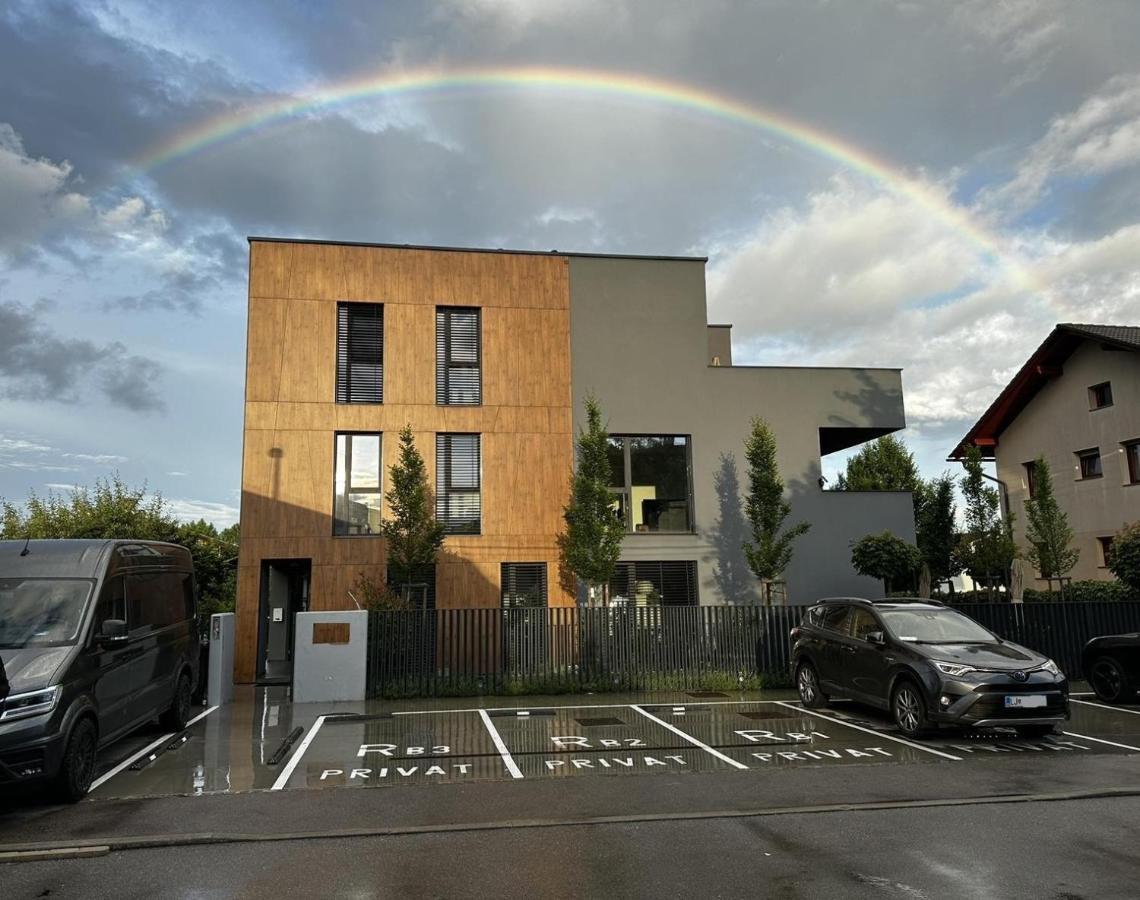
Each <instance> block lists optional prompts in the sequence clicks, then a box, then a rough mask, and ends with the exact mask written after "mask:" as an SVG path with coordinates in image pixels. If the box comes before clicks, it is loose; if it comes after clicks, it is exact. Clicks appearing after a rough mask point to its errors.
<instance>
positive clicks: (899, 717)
mask: <svg viewBox="0 0 1140 900" xmlns="http://www.w3.org/2000/svg"><path fill="white" fill-rule="evenodd" d="M891 715H892V716H893V717H894V720H895V725H896V726H897V727H898V730H899V731H901V732H902V733H903V734H905V735H906V736H907V737H920V736H921V735H922V734H924V733H925V732H926V731H928V730H929V729H930V723H929V721H928V720H927V718H926V701H925V700H923V699H922V691H921V690H920V689H919V687H918V686H917V685H916V684H915V683H914V682H913V681H911V680H909V679H904V680H902V681H900V682H899V683H898V684H897V685H896V686H895V690H894V693H893V694H891Z"/></svg>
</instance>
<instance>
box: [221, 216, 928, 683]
mask: <svg viewBox="0 0 1140 900" xmlns="http://www.w3.org/2000/svg"><path fill="white" fill-rule="evenodd" d="M705 263H706V260H705V259H703V258H675V257H631V256H602V255H596V254H574V253H558V252H552V253H534V252H506V251H497V250H468V249H449V248H431V247H408V246H394V245H377V244H338V243H329V242H317V241H290V240H276V239H268V238H251V239H250V275H249V279H250V281H249V333H248V350H247V371H246V396H245V430H244V439H245V443H244V456H243V468H242V511H241V521H242V542H241V543H242V546H241V557H240V560H239V578H238V601H237V653H236V657H237V662H236V668H237V677H238V680H239V681H252V680H254V679H264V678H273V677H274V676H275V675H287V672H288V659H289V650H290V647H291V643H292V636H291V632H290V628H291V624H290V623H291V622H292V620H293V616H292V613H294V612H296V611H298V610H299V609H304V608H313V609H341V608H352V607H353V605H354V596H355V595H354V594H353V583H354V582H355V581H356V579H357V578H358V577H359V575H360V574H361V573H364V574H365V575H367V576H368V577H370V578H374V579H378V580H383V579H384V577H385V548H384V541H383V539H382V538H380V537H379V536H378V531H379V523H380V521H381V519H382V517H383V516H384V514H385V510H384V506H385V504H384V500H383V494H384V492H385V491H386V490H387V489H388V484H387V478H388V470H389V467H390V466H391V465H392V464H393V463H394V462H395V459H396V452H397V444H398V442H397V432H398V431H399V430H400V429H401V428H402V427H403V426H404V425H405V424H408V425H410V426H411V428H412V430H413V432H414V434H415V437H416V443H417V446H418V447H419V449H420V451H421V452H422V454H423V456H424V458H425V460H426V462H427V467H428V470H429V477H430V478H431V480H432V482H433V484H434V486H435V490H436V495H437V496H436V506H437V515H438V517H439V518H440V519H441V520H442V521H443V522H444V523H445V525H446V526H447V531H448V537H447V539H446V542H445V547H444V552H443V554H442V556H441V558H440V560H439V564H438V566H437V567H436V569H435V571H434V573H424V575H423V578H422V589H421V590H420V591H419V592H418V593H417V595H416V599H417V601H418V602H422V603H425V604H429V605H435V606H437V607H440V608H443V607H498V606H500V605H512V604H517V603H540V604H542V603H545V604H549V605H572V604H574V603H575V602H576V597H575V596H574V594H573V591H569V592H568V591H567V590H566V589H565V588H564V587H563V586H562V584H561V579H560V578H559V565H558V560H559V554H558V543H557V541H558V535H559V533H560V532H561V531H562V526H563V521H562V509H563V506H564V504H565V502H566V500H567V497H568V491H569V484H570V478H571V473H572V469H573V462H574V437H575V433H576V430H577V428H578V427H579V426H580V425H581V424H582V422H581V419H582V416H583V407H584V401H585V397H586V395H587V394H588V393H593V394H594V395H595V396H596V397H597V398H598V400H599V401H600V403H601V405H602V408H603V410H604V411H605V415H606V417H607V419H608V428H609V431H610V433H611V435H612V442H611V443H612V459H613V470H614V479H613V484H612V490H613V493H614V507H615V512H616V513H617V514H618V515H620V516H621V517H622V519H623V521H624V522H625V524H626V528H627V530H628V537H627V538H626V541H625V546H624V549H623V554H622V562H621V564H620V565H619V567H618V574H617V576H616V577H615V579H614V582H613V584H612V585H611V596H612V597H614V598H615V602H618V603H621V602H627V603H653V602H660V603H667V604H698V603H701V604H718V603H748V602H754V601H755V600H756V599H757V598H758V593H759V592H758V587H757V584H756V580H755V579H754V578H753V577H752V576H751V574H750V573H749V572H748V569H747V566H746V564H745V562H744V558H743V553H742V550H741V544H742V542H743V541H744V540H745V539H746V537H747V531H746V524H745V519H744V514H743V502H742V495H743V493H744V490H745V488H746V470H745V465H744V459H743V448H744V441H745V438H746V437H747V435H748V432H749V423H750V420H751V418H752V417H753V416H755V415H761V416H763V417H764V418H766V419H767V420H768V421H769V423H770V424H771V425H772V427H773V429H774V431H775V433H776V436H777V441H778V444H779V463H780V467H781V471H782V474H783V476H784V478H785V481H786V482H787V489H788V496H789V498H790V501H791V504H792V510H793V511H792V516H793V519H792V520H791V521H797V520H801V519H806V520H807V521H809V522H810V523H811V525H812V528H811V530H810V532H809V533H808V534H807V535H806V536H805V537H803V538H801V539H800V541H799V542H798V544H797V550H796V555H795V559H794V561H793V563H792V566H791V568H790V570H789V572H788V573H787V586H788V593H789V597H790V599H791V601H792V602H807V601H810V600H812V599H814V598H815V597H818V596H820V595H825V594H850V593H864V592H872V593H873V592H875V591H877V590H878V583H877V582H875V581H873V580H871V579H864V578H861V577H860V576H858V575H856V574H855V573H854V572H853V570H852V569H851V566H850V544H851V542H852V541H854V540H856V539H858V538H860V537H862V536H863V535H865V534H868V533H871V532H879V531H883V530H886V529H889V530H891V531H893V532H894V533H896V534H899V535H900V536H903V537H906V538H908V539H912V540H913V536H914V525H913V516H912V513H911V500H910V495H909V494H906V493H867V494H859V493H850V492H842V491H823V490H822V489H821V484H822V479H821V465H820V457H821V454H828V453H832V452H836V451H839V450H842V449H845V448H848V447H852V446H854V445H856V444H859V443H862V442H863V441H866V440H869V439H871V438H874V437H877V436H880V435H884V434H889V433H891V432H893V431H897V430H898V429H900V428H902V427H903V426H904V424H905V423H904V415H903V398H902V387H901V377H900V373H899V371H898V370H897V369H846V368H834V369H829V368H806V367H804V368H799V367H752V366H733V365H732V343H731V332H730V328H729V326H727V325H711V326H710V325H707V324H706V313H705V276H704V269H705Z"/></svg>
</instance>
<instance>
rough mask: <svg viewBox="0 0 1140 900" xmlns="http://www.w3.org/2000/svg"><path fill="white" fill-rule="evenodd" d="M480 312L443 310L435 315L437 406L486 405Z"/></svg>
mask: <svg viewBox="0 0 1140 900" xmlns="http://www.w3.org/2000/svg"><path fill="white" fill-rule="evenodd" d="M481 339H482V338H481V329H480V315H479V310H478V309H472V308H468V307H458V306H440V307H437V308H436V311H435V402H436V403H438V404H441V405H446V406H478V405H479V404H480V403H482V402H483V379H482V371H481V363H482V346H481Z"/></svg>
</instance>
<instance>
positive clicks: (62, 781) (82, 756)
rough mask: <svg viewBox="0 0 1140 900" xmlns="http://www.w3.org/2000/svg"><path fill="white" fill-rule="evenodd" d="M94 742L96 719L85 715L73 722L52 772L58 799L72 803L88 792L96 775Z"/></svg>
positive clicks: (95, 740) (95, 745) (96, 742)
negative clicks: (56, 767) (94, 720)
mask: <svg viewBox="0 0 1140 900" xmlns="http://www.w3.org/2000/svg"><path fill="white" fill-rule="evenodd" d="M97 744H98V740H97V735H96V732H95V723H94V722H92V721H91V720H90V719H88V718H83V719H80V720H79V721H78V722H76V723H75V727H74V728H72V729H71V735H70V736H69V737H68V739H67V747H66V748H65V749H64V751H63V761H62V762H61V763H60V766H59V774H58V775H56V776H55V784H54V788H55V794H56V796H57V797H59V799H60V800H62V801H64V802H65V803H75V802H77V801H79V800H82V799H83V798H84V797H86V796H87V792H88V791H89V790H90V789H91V782H92V780H94V778H95V756H96V751H97Z"/></svg>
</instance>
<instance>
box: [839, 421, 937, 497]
mask: <svg viewBox="0 0 1140 900" xmlns="http://www.w3.org/2000/svg"><path fill="white" fill-rule="evenodd" d="M919 483H920V482H919V477H918V465H917V463H915V461H914V454H913V453H911V452H910V451H909V450H908V449H907V448H906V444H904V443H903V442H902V441H901V440H899V439H898V438H896V437H895V436H894V435H890V434H888V435H885V436H883V437H881V438H878V439H877V440H874V441H871V442H870V443H869V444H865V445H864V446H863V447H862V448H860V450H859V452H858V453H856V454H855V455H854V456H852V457H850V458H849V459H848V460H847V469H846V471H845V472H843V473H842V474H840V475H839V477H838V478H837V479H836V482H835V489H836V490H839V491H916V490H918V486H919Z"/></svg>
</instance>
